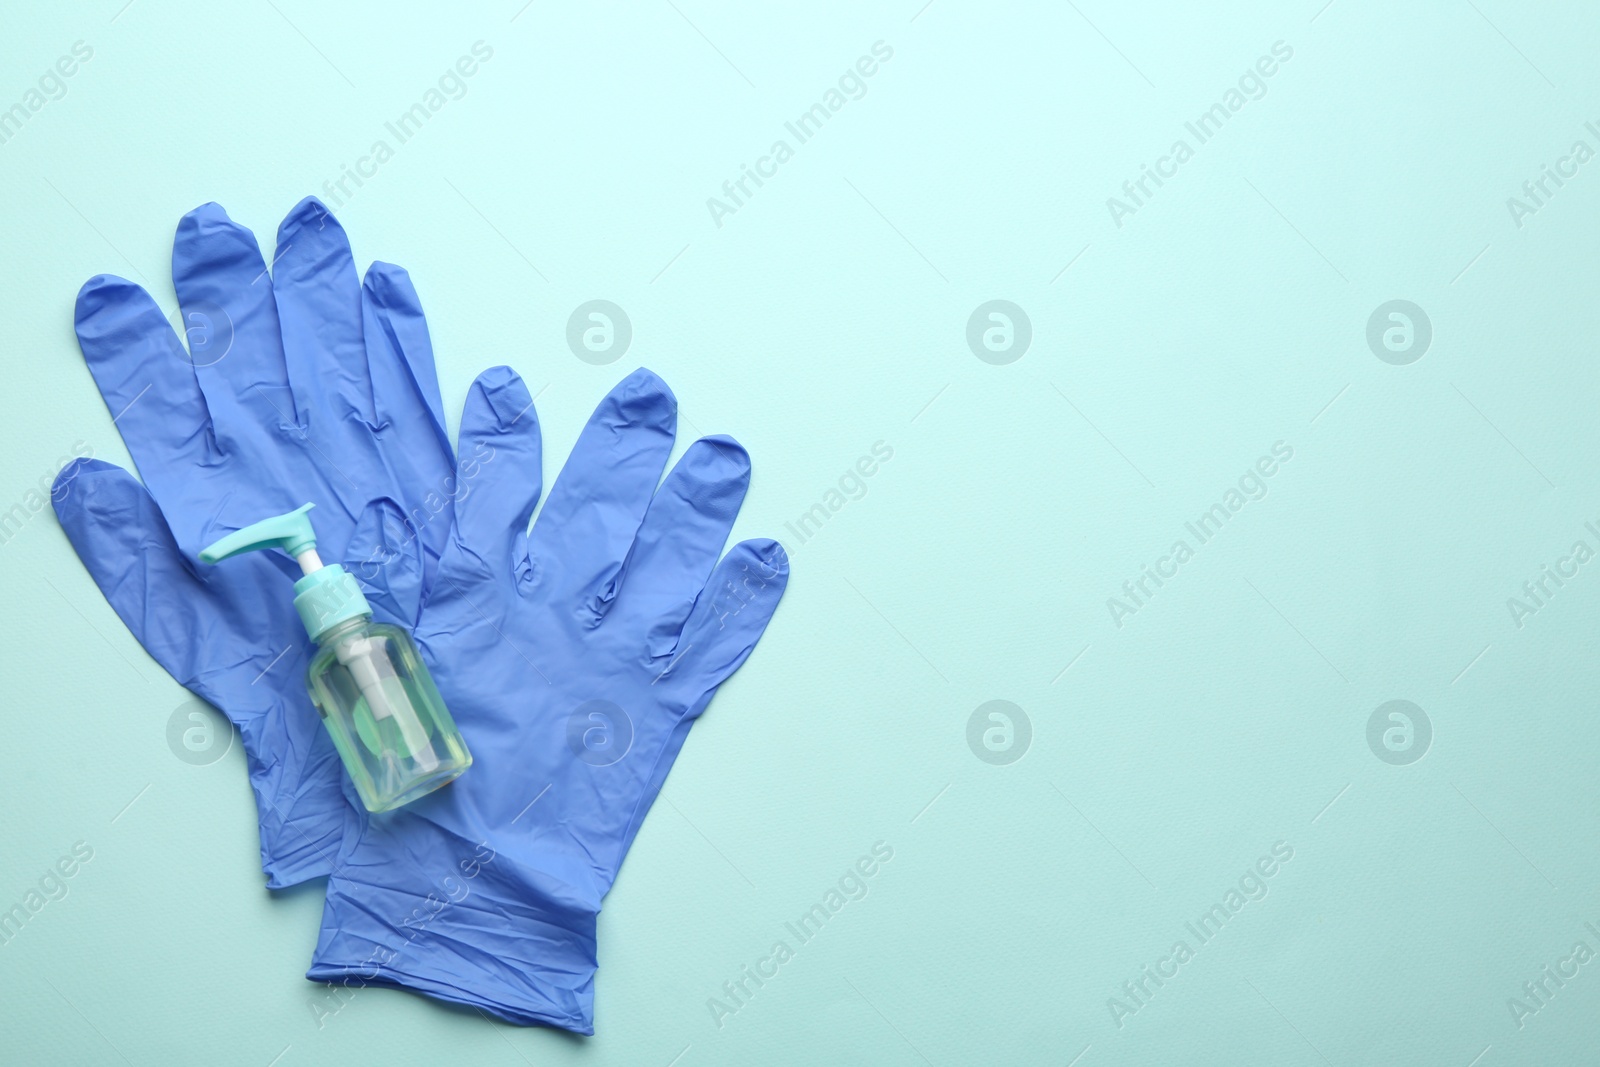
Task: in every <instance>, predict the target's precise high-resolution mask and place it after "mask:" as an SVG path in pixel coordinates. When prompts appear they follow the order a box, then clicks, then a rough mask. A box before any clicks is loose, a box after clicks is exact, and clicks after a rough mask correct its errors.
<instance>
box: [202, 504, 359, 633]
mask: <svg viewBox="0 0 1600 1067" xmlns="http://www.w3.org/2000/svg"><path fill="white" fill-rule="evenodd" d="M314 506H315V505H313V504H305V505H302V506H301V507H298V508H295V509H294V510H293V511H291V512H288V513H286V514H283V515H274V516H272V517H271V518H268V519H262V520H261V521H260V522H254V523H251V524H250V525H249V526H246V527H245V528H244V529H242V530H235V531H234V532H233V533H231V534H229V535H228V536H226V537H223V538H220V539H219V540H217V541H214V542H212V543H211V544H209V545H207V546H206V547H205V548H203V549H202V550H201V551H200V559H201V560H202V561H203V562H205V563H217V562H219V561H221V560H225V559H227V558H228V557H229V556H237V555H239V554H240V553H243V552H260V551H262V550H265V549H269V548H281V549H283V550H284V551H285V552H287V553H289V555H291V556H293V557H294V559H295V562H296V563H298V564H300V569H301V570H302V571H303V572H304V573H305V576H304V577H303V578H301V579H300V580H299V581H297V582H295V583H294V593H295V596H294V606H295V610H296V611H298V612H299V613H300V621H301V622H303V623H304V624H305V627H306V633H308V634H310V635H311V639H312V640H313V641H317V640H320V639H321V637H322V635H323V634H325V633H327V632H328V631H329V630H330V629H332V628H333V627H335V626H337V625H338V624H339V623H341V622H346V621H348V620H350V619H356V618H360V617H361V616H363V615H371V614H372V606H371V605H370V604H368V603H367V598H366V597H364V596H362V595H361V587H360V586H359V585H357V584H356V580H355V578H354V577H353V576H352V575H351V574H350V573H349V572H348V571H346V570H345V569H344V568H343V567H341V566H340V565H339V564H337V563H331V564H328V565H327V566H324V565H323V563H322V558H321V557H320V556H318V555H317V535H316V532H315V531H314V530H313V529H312V528H311V520H310V519H309V518H307V516H306V512H308V511H310V510H311V509H312V508H313V507H314Z"/></svg>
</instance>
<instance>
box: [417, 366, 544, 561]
mask: <svg viewBox="0 0 1600 1067" xmlns="http://www.w3.org/2000/svg"><path fill="white" fill-rule="evenodd" d="M457 452H458V453H459V455H460V459H459V461H458V462H457V464H456V471H455V475H454V477H453V478H452V479H451V480H450V482H449V485H448V487H447V495H448V496H450V497H453V498H454V500H455V529H454V536H453V537H452V539H451V544H450V545H449V546H448V547H447V549H446V551H445V559H444V560H443V561H441V564H440V567H441V573H443V572H444V571H445V569H447V568H448V569H449V570H450V571H451V572H452V573H453V574H454V575H456V576H466V575H471V576H475V577H495V578H499V579H502V580H504V579H506V578H509V576H510V575H511V574H512V570H513V568H514V567H515V565H516V563H517V560H518V557H519V556H520V552H519V551H518V550H519V549H520V548H521V546H522V545H523V544H524V542H525V540H526V538H525V536H524V535H525V534H526V532H527V529H528V516H530V515H532V514H533V508H534V505H536V504H537V503H538V502H539V493H540V491H541V490H542V489H543V474H542V472H541V469H540V463H541V446H540V442H539V416H538V414H537V413H536V412H535V411H534V410H533V398H532V397H530V396H529V395H528V387H527V386H525V385H524V384H523V383H522V379H521V378H520V377H519V376H518V375H517V372H516V371H514V370H512V369H511V368H510V367H490V368H489V369H488V370H486V371H484V372H483V373H482V374H480V375H478V379H477V381H475V382H473V383H472V388H471V389H469V390H468V391H467V402H466V405H465V406H464V408H463V409H462V412H461V434H460V440H459V442H458V445H457Z"/></svg>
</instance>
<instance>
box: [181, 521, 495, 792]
mask: <svg viewBox="0 0 1600 1067" xmlns="http://www.w3.org/2000/svg"><path fill="white" fill-rule="evenodd" d="M311 507H312V505H310V504H306V505H305V506H304V507H301V508H298V509H296V510H294V511H291V512H289V513H288V514H286V515H276V516H273V517H272V518H269V519H263V520H262V521H261V522H257V523H254V524H252V525H250V526H246V527H245V528H244V529H242V530H239V531H237V532H235V533H232V534H229V535H228V536H227V537H224V538H222V539H221V540H219V541H217V542H215V543H214V544H211V545H208V546H207V547H206V548H205V550H204V551H202V552H201V553H200V558H201V560H203V561H204V562H206V563H216V562H218V561H220V560H224V559H227V558H228V557H229V556H235V555H238V554H240V553H242V552H254V551H258V550H262V549H268V548H281V549H283V550H284V551H285V552H287V553H289V554H290V555H291V556H293V557H294V558H295V562H297V563H299V564H300V569H301V571H302V572H303V575H304V576H303V577H301V578H300V580H299V581H297V582H295V583H294V592H295V597H294V606H295V610H296V611H298V612H299V613H300V621H301V622H303V623H304V624H305V627H306V632H307V633H308V634H310V635H311V639H312V640H313V641H315V642H317V645H318V646H319V647H318V650H317V654H316V655H315V656H313V657H312V659H311V666H310V667H309V668H308V669H307V671H306V688H307V690H308V691H309V692H310V694H311V702H312V703H313V704H314V705H316V708H317V714H318V715H320V716H321V717H322V723H323V725H324V726H326V727H327V729H328V733H329V734H330V735H331V736H332V738H333V744H334V748H336V749H337V750H338V752H339V758H340V760H341V761H343V763H344V768H345V771H346V772H347V773H348V774H349V775H350V780H351V782H353V783H354V784H355V787H356V793H357V794H358V795H359V796H360V797H361V803H362V804H363V805H364V806H365V807H366V809H367V810H368V811H375V812H376V811H391V810H393V809H395V808H398V807H400V806H401V805H403V804H408V803H410V802H411V801H413V800H415V799H417V798H418V797H420V796H424V795H426V794H428V793H431V792H433V791H434V790H435V789H438V788H439V787H440V786H443V785H446V784H448V783H450V782H453V781H455V779H457V778H459V777H460V776H461V775H462V773H463V772H465V771H466V769H467V768H468V767H470V766H472V754H471V753H470V752H468V751H467V744H466V741H464V740H463V739H462V737H461V732H460V731H459V730H457V729H456V724H455V720H454V719H452V718H451V717H450V712H449V709H447V708H446V707H445V705H444V700H443V698H442V697H440V696H439V690H438V688H437V687H436V686H435V685H434V684H433V677H432V676H431V675H430V674H429V673H428V667H427V665H426V664H425V663H423V662H422V656H421V654H420V653H419V652H418V651H417V645H416V642H415V641H414V640H412V638H411V635H410V634H408V633H407V632H406V631H405V630H403V629H401V628H400V627H398V626H393V625H391V624H389V623H382V622H373V621H372V606H371V605H370V604H368V603H367V598H366V597H364V596H362V595H361V587H360V586H359V585H357V584H356V580H355V578H354V577H353V576H352V575H351V574H350V573H349V572H348V571H346V570H345V569H344V568H343V567H342V566H340V565H339V564H337V563H333V564H328V565H326V566H325V565H324V564H323V562H322V560H321V558H320V557H319V556H318V555H317V545H316V536H315V534H314V532H313V531H312V528H311V520H310V519H309V518H307V517H306V512H307V511H309V510H311Z"/></svg>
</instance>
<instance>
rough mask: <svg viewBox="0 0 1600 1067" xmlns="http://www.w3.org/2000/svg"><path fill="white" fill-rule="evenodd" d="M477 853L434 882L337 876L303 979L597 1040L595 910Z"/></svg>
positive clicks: (356, 872)
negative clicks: (414, 998)
mask: <svg viewBox="0 0 1600 1067" xmlns="http://www.w3.org/2000/svg"><path fill="white" fill-rule="evenodd" d="M469 852H470V849H469ZM477 856H478V857H479V858H476V859H467V860H463V861H460V863H459V867H460V869H459V870H452V871H449V873H448V874H445V875H443V876H442V877H436V878H430V877H429V874H428V872H427V871H426V870H425V869H424V867H423V866H422V865H421V864H417V863H414V862H404V861H401V862H387V863H382V864H380V865H379V866H378V867H377V868H376V869H370V868H367V867H365V866H361V867H357V866H355V865H354V864H352V865H351V866H350V867H348V868H346V869H345V870H342V871H338V872H336V873H335V874H334V875H333V877H332V878H330V879H329V881H328V895H327V901H326V903H325V904H324V907H323V913H322V916H323V917H322V932H321V935H320V936H319V937H318V939H317V948H316V952H315V953H314V954H313V957H312V962H311V968H310V969H309V970H308V971H307V972H306V977H307V978H309V979H311V980H312V981H316V982H336V983H339V984H342V985H347V986H366V985H379V986H391V987H396V988H401V989H409V990H412V991H413V992H417V993H423V994H425V995H427V996H430V997H434V998H436V999H439V1000H445V1001H450V1002H452V1003H456V1004H465V1005H469V1006H472V1007H475V1008H478V1009H479V1010H481V1011H483V1012H484V1013H485V1014H487V1015H490V1016H493V1017H494V1018H496V1019H500V1020H503V1021H505V1022H508V1023H512V1024H514V1025H518V1026H534V1025H540V1026H553V1027H557V1028H560V1029H563V1030H570V1031H572V1032H574V1033H578V1034H585V1035H589V1034H593V1033H594V972H595V969H596V962H595V920H596V918H597V916H598V913H599V907H598V902H597V901H596V903H594V904H593V905H591V904H589V903H588V902H587V901H585V900H584V899H582V896H581V895H580V894H579V893H578V892H577V891H576V890H575V889H574V887H572V886H570V885H568V884H567V883H565V882H563V881H561V880H560V879H557V878H555V877H553V876H552V875H551V874H549V873H548V872H544V871H536V870H530V869H528V868H525V867H519V866H517V865H516V864H514V863H513V862H512V861H511V860H510V859H509V858H508V857H506V856H500V857H495V856H494V853H493V852H492V851H490V850H489V849H488V848H487V847H486V846H479V852H478V853H477ZM484 856H487V857H488V858H487V859H485V858H482V857H484ZM428 866H430V867H431V866H434V865H433V864H429V865H428ZM397 875H398V877H396V876H397ZM378 882H382V883H383V884H377V883H378Z"/></svg>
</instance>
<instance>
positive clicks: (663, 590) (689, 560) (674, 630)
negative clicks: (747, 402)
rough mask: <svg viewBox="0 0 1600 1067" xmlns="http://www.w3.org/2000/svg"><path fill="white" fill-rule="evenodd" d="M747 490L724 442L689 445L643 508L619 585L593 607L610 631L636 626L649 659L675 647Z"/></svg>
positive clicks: (742, 469)
mask: <svg viewBox="0 0 1600 1067" xmlns="http://www.w3.org/2000/svg"><path fill="white" fill-rule="evenodd" d="M749 486H750V456H749V454H748V453H746V452H745V450H744V448H743V447H742V446H741V445H740V444H739V442H737V441H735V440H733V438H731V437H721V436H717V437H705V438H701V439H700V440H699V441H696V442H695V443H694V444H692V445H690V446H689V449H688V451H686V452H685V453H684V454H683V458H682V459H680V460H678V462H677V464H676V465H674V466H673V468H672V470H671V472H670V473H669V474H668V475H667V477H666V480H665V481H663V482H662V483H661V488H660V489H658V490H656V495H655V498H654V499H652V500H651V501H650V510H649V511H647V512H645V516H644V522H643V523H642V524H640V526H639V534H638V536H637V537H636V538H634V542H633V550H632V551H631V552H629V553H628V562H627V563H626V564H625V565H624V567H623V572H622V574H621V575H620V576H619V578H618V580H617V581H616V582H614V583H612V585H611V586H610V587H609V588H607V589H605V590H602V591H601V593H599V594H598V595H597V596H596V598H595V603H594V605H593V607H594V610H595V612H596V613H597V614H606V615H608V617H609V618H610V619H611V620H612V621H613V624H618V623H624V620H626V621H628V622H634V621H637V622H638V623H640V628H643V629H647V630H648V633H649V648H650V654H651V655H652V656H664V655H666V654H667V653H669V652H671V651H672V646H673V645H674V644H676V643H677V640H678V633H679V631H681V630H682V629H683V621H684V619H686V618H688V616H689V609H690V608H692V607H693V606H694V601H695V597H696V596H697V595H698V594H699V592H700V590H701V589H702V588H704V587H705V584H706V579H707V578H708V577H709V576H710V574H711V569H712V568H713V567H715V566H716V564H717V557H718V556H720V555H721V554H722V546H723V545H724V544H726V543H727V541H728V533H729V531H730V530H732V529H733V522H734V519H736V518H738V515H739V506H740V505H741V504H742V503H743V502H744V495H745V490H746V489H748V488H749Z"/></svg>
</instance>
